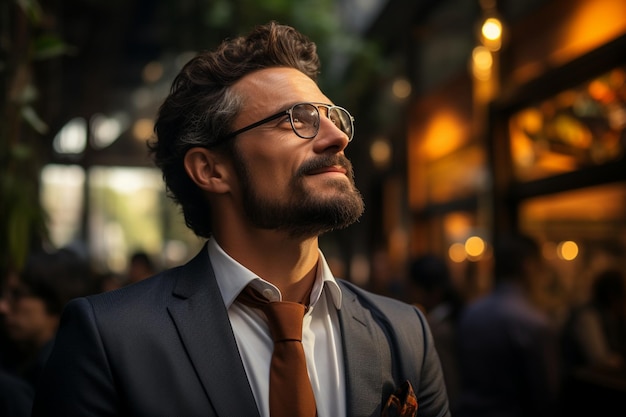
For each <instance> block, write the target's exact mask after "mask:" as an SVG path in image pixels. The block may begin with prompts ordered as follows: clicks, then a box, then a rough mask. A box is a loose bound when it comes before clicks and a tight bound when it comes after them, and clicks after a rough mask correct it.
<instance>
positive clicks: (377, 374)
mask: <svg viewBox="0 0 626 417" xmlns="http://www.w3.org/2000/svg"><path fill="white" fill-rule="evenodd" d="M341 288H342V290H343V291H342V292H343V301H342V306H341V310H339V321H340V323H341V329H342V332H341V334H342V343H343V351H344V361H345V364H344V366H345V374H346V393H347V407H348V409H347V415H349V416H379V415H380V413H381V402H382V401H383V398H382V397H383V392H386V391H388V389H383V384H391V386H393V385H392V383H391V382H390V381H391V380H390V369H391V354H390V352H389V347H388V346H389V345H388V343H387V341H386V338H385V337H384V334H383V333H382V331H381V330H380V327H379V326H378V325H377V324H376V323H375V322H374V320H373V319H372V316H371V314H370V313H369V311H368V310H367V309H365V308H363V307H362V306H361V305H360V304H359V302H358V301H357V298H356V296H355V294H354V293H353V292H351V291H349V290H347V289H346V287H345V286H343V285H342V286H341ZM387 373H389V375H386V374H387Z"/></svg>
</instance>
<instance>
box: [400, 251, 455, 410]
mask: <svg viewBox="0 0 626 417" xmlns="http://www.w3.org/2000/svg"><path fill="white" fill-rule="evenodd" d="M409 283H410V286H409V292H410V293H411V297H410V298H411V299H412V300H413V302H414V303H415V304H416V305H417V306H418V307H419V308H421V309H422V310H423V311H424V312H425V313H426V318H427V319H428V324H429V325H430V329H431V331H432V334H433V339H434V340H435V347H436V348H437V352H438V353H439V358H440V359H441V366H442V368H443V375H444V379H445V381H446V388H447V391H448V398H449V401H450V410H451V411H452V413H453V415H454V412H455V410H456V402H457V396H458V391H459V388H458V386H459V377H458V364H457V335H456V333H457V323H458V319H459V315H460V313H461V311H462V309H463V306H464V303H463V298H462V297H461V296H460V294H459V292H458V291H457V290H456V288H455V287H454V283H453V282H452V277H451V276H450V270H449V268H448V265H447V264H446V262H445V260H444V259H443V258H441V257H440V256H437V255H434V254H425V255H422V256H419V257H417V258H415V259H413V260H412V261H411V263H410V266H409Z"/></svg>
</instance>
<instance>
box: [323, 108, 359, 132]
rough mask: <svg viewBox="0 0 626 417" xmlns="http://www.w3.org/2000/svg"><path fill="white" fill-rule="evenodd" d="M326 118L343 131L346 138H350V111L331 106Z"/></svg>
mask: <svg viewBox="0 0 626 417" xmlns="http://www.w3.org/2000/svg"><path fill="white" fill-rule="evenodd" d="M328 118H329V119H330V120H331V121H332V122H333V123H334V124H335V126H337V128H339V129H340V130H341V131H342V132H343V133H345V134H346V135H348V140H352V133H353V132H352V131H353V128H352V117H351V116H350V113H348V112H347V111H346V110H344V109H342V108H341V107H332V108H331V110H330V114H329V115H328Z"/></svg>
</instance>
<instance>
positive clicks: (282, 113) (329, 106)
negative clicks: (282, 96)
mask: <svg viewBox="0 0 626 417" xmlns="http://www.w3.org/2000/svg"><path fill="white" fill-rule="evenodd" d="M302 104H310V105H312V106H313V107H315V109H316V110H317V117H318V120H321V118H322V116H321V115H320V110H319V108H320V107H324V108H326V114H327V115H330V112H331V111H332V110H333V109H339V110H341V111H344V112H345V113H346V114H347V115H348V116H350V131H351V133H352V134H351V135H350V137H348V142H351V141H352V139H353V138H354V116H352V115H351V114H350V112H349V111H348V110H346V109H344V108H343V107H340V106H335V105H333V104H326V103H316V102H306V101H304V102H300V103H296V104H294V105H293V106H291V107H290V108H288V109H287V110H281V111H279V112H278V113H276V114H273V115H271V116H268V117H266V118H265V119H262V120H259V121H258V122H254V123H252V124H249V125H248V126H245V127H242V128H241V129H237V130H235V131H234V132H231V133H228V134H226V135H225V136H222V138H221V139H220V142H221V141H223V140H226V139H230V138H234V137H235V136H237V135H239V134H241V133H244V132H247V131H248V130H252V129H254V128H255V127H259V126H261V125H263V124H265V123H267V122H271V121H272V120H276V119H278V118H279V117H282V116H286V115H287V116H289V124H290V125H291V130H293V133H295V134H296V135H297V136H298V137H301V138H302V139H313V138H314V137H315V136H317V134H318V133H319V130H320V123H318V124H317V128H316V129H315V133H314V134H313V135H311V136H305V135H302V134H301V133H298V131H297V130H296V127H295V126H294V124H293V109H294V108H295V107H296V106H299V105H302ZM326 117H328V116H326ZM344 133H345V132H344ZM346 136H347V134H346Z"/></svg>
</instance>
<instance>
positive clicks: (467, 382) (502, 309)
mask: <svg viewBox="0 0 626 417" xmlns="http://www.w3.org/2000/svg"><path fill="white" fill-rule="evenodd" d="M494 262H495V264H494V270H493V277H494V280H495V282H494V288H493V290H492V292H491V293H490V294H488V295H486V296H484V297H482V298H480V299H478V300H476V301H474V302H473V303H471V304H469V305H468V306H467V307H466V309H465V310H464V311H463V313H462V314H461V317H460V320H459V327H458V330H459V331H458V342H459V344H458V348H459V372H460V377H461V392H460V396H459V408H458V410H457V413H456V414H455V415H456V416H459V417H474V416H476V417H526V416H527V417H540V416H545V417H554V416H555V415H556V413H557V410H558V395H559V382H560V378H559V367H558V338H557V332H556V328H555V326H553V324H552V322H551V321H550V320H549V318H548V316H547V315H546V314H544V312H543V311H541V310H540V309H539V308H537V307H536V306H535V305H533V303H532V301H531V299H530V296H529V290H530V288H531V287H532V281H533V280H536V279H542V277H545V272H546V271H545V266H544V264H543V262H542V258H541V256H540V250H539V246H538V245H537V243H536V242H535V241H534V240H533V239H531V238H529V237H527V236H522V235H517V236H509V237H503V238H501V239H500V240H498V241H496V243H495V247H494Z"/></svg>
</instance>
